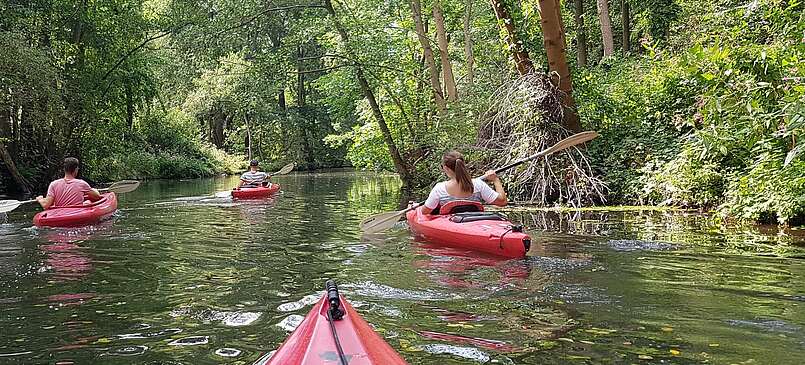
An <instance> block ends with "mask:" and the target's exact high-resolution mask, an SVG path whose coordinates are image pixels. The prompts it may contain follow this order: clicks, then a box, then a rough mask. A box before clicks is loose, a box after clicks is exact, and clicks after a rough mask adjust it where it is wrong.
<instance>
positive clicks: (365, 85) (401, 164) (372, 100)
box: [324, 0, 438, 188]
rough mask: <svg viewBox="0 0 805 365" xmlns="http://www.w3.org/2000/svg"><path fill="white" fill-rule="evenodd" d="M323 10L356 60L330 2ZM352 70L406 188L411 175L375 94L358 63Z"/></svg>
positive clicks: (328, 1)
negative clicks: (325, 10)
mask: <svg viewBox="0 0 805 365" xmlns="http://www.w3.org/2000/svg"><path fill="white" fill-rule="evenodd" d="M414 1H416V0H414ZM324 8H325V9H327V13H328V14H329V15H330V20H331V21H332V22H333V26H334V27H335V29H336V31H337V32H338V35H339V38H340V39H341V43H342V45H343V47H344V49H345V50H346V52H347V53H348V55H349V57H350V58H351V59H353V60H357V57H356V53H355V52H354V51H353V50H352V49H351V48H350V43H349V34H347V31H346V29H345V28H344V26H343V25H342V24H341V21H340V20H339V19H338V15H337V14H336V13H335V9H334V8H333V4H332V2H331V1H330V0H324ZM353 68H354V69H355V78H356V79H358V84H359V85H360V88H361V91H362V92H363V95H364V97H366V100H367V101H368V102H369V106H370V107H371V109H372V114H373V115H374V117H375V120H376V121H377V124H378V125H379V126H380V130H381V132H382V133H383V140H384V141H385V143H386V147H387V148H388V150H389V154H390V155H391V159H392V161H394V167H395V169H396V170H397V173H398V174H400V178H401V179H402V181H403V187H404V188H405V187H408V186H409V185H410V184H411V181H412V179H411V173H410V171H409V169H408V166H407V164H406V163H405V161H404V160H403V158H402V155H401V154H400V151H399V149H397V144H396V143H395V142H394V138H393V137H392V135H391V130H390V129H389V127H388V125H387V124H386V119H385V118H384V117H383V112H382V110H380V105H378V103H377V98H376V97H375V93H374V91H373V90H372V88H371V86H370V85H369V81H368V80H367V79H366V76H365V74H364V71H363V66H362V65H361V64H360V63H359V62H358V63H356V64H355V65H354V66H353ZM437 81H438V80H437Z"/></svg>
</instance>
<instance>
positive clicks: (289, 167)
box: [274, 162, 294, 175]
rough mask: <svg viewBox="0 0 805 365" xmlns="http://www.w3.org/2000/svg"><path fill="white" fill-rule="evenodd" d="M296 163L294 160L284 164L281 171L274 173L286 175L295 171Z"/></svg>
mask: <svg viewBox="0 0 805 365" xmlns="http://www.w3.org/2000/svg"><path fill="white" fill-rule="evenodd" d="M293 168H294V164H293V162H291V163H289V164H287V165H285V166H283V167H282V168H281V169H280V170H279V171H277V172H275V173H274V175H285V174H287V173H289V172H291V171H293Z"/></svg>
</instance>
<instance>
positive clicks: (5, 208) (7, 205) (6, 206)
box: [0, 200, 22, 213]
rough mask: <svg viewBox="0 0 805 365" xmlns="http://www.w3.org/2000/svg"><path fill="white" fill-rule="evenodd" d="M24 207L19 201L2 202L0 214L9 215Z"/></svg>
mask: <svg viewBox="0 0 805 365" xmlns="http://www.w3.org/2000/svg"><path fill="white" fill-rule="evenodd" d="M20 205H22V202H21V201H19V200H0V213H8V212H10V211H12V210H14V209H17V207H19V206H20Z"/></svg>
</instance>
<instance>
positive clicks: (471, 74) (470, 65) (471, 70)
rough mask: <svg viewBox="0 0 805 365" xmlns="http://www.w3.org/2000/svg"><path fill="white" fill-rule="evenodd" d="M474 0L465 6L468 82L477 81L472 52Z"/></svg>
mask: <svg viewBox="0 0 805 365" xmlns="http://www.w3.org/2000/svg"><path fill="white" fill-rule="evenodd" d="M472 1H473V0H467V1H466V6H465V8H464V56H465V57H466V58H467V83H468V84H469V85H470V86H472V84H473V82H475V55H474V54H473V52H472V27H471V25H472Z"/></svg>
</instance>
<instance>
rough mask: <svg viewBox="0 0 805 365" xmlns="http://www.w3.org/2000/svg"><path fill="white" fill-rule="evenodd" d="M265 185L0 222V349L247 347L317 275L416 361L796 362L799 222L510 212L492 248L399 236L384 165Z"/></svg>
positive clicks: (273, 331)
mask: <svg viewBox="0 0 805 365" xmlns="http://www.w3.org/2000/svg"><path fill="white" fill-rule="evenodd" d="M276 180H277V181H278V182H280V183H281V184H283V192H282V194H280V195H279V196H277V197H276V198H275V199H274V200H269V201H261V202H251V203H239V202H232V201H231V200H229V199H220V198H213V197H211V195H212V194H213V193H215V192H216V191H221V190H226V189H227V188H228V187H230V186H232V185H233V184H234V183H235V181H236V179H234V178H228V179H223V178H221V179H209V180H193V181H182V182H148V183H146V184H144V185H143V186H142V187H141V188H140V189H139V190H138V191H136V192H134V193H130V194H126V195H125V196H121V198H120V202H121V205H120V208H121V209H120V212H119V213H118V215H117V216H116V217H115V218H114V219H113V220H111V221H109V222H106V223H104V224H102V225H100V226H96V227H92V228H90V229H86V228H85V229H78V230H55V229H35V228H32V227H31V223H30V221H31V217H32V216H33V214H34V213H35V212H36V210H34V209H33V207H28V208H26V209H20V210H18V211H15V212H14V213H12V214H11V215H9V217H8V223H6V224H0V282H2V287H0V328H1V329H0V363H10V364H14V363H26V364H27V363H50V364H53V363H57V362H61V363H65V364H69V363H71V362H75V363H93V362H94V363H104V364H131V363H152V364H165V363H172V364H179V363H184V364H189V363H194V364H204V363H210V364H212V363H233V364H236V363H238V364H248V363H251V362H252V361H254V360H255V359H257V358H259V357H260V356H261V355H263V354H265V353H266V352H269V351H271V350H273V349H275V348H276V347H277V346H278V345H279V344H280V343H281V342H282V341H283V339H284V338H285V337H286V336H287V335H288V334H289V331H290V330H291V329H292V328H293V326H294V325H295V324H297V323H298V321H299V320H300V319H301V316H304V315H305V314H306V313H307V311H308V310H310V308H311V305H312V303H313V302H314V301H315V300H316V299H317V298H318V296H319V292H320V290H321V289H322V285H323V282H324V280H325V279H326V278H336V279H337V280H338V281H339V283H340V286H341V288H342V292H343V293H344V294H345V295H346V296H347V297H348V298H349V299H350V301H351V302H352V303H353V304H354V305H355V306H356V307H357V308H358V310H359V311H360V312H361V314H362V315H364V317H365V318H366V319H367V320H368V321H369V322H370V323H372V324H373V325H374V326H375V327H376V329H377V330H378V331H379V332H380V333H381V334H382V335H383V336H384V337H385V338H386V340H387V341H388V342H389V343H390V344H391V345H392V346H393V347H394V348H396V349H397V350H398V351H399V352H400V353H401V354H402V355H403V356H404V357H405V358H406V359H407V360H408V361H409V362H411V363H413V364H465V363H470V364H472V363H498V364H560V363H561V364H564V363H576V364H588V363H644V364H648V363H653V364H693V363H697V364H698V363H711V364H731V363H755V364H799V363H802V358H803V355H805V284H804V283H803V280H802V277H803V275H804V274H805V261H803V260H802V259H800V258H798V257H805V250H802V249H800V248H798V246H797V245H799V244H801V243H803V241H805V240H803V239H802V238H801V235H800V232H799V231H789V232H786V233H777V232H776V230H773V229H772V230H768V229H767V230H762V229H757V228H752V229H743V230H739V229H737V228H723V227H720V226H718V225H716V224H714V223H712V221H710V220H708V219H707V218H706V217H701V216H697V215H688V216H685V215H681V214H679V213H677V214H668V213H657V212H629V213H587V214H584V215H577V216H573V215H568V214H554V213H520V212H516V211H514V212H511V213H510V215H511V216H512V217H514V218H515V219H517V220H518V221H521V222H523V223H525V224H526V225H527V226H528V227H530V228H531V230H530V232H531V233H532V236H534V241H535V245H534V246H535V247H534V248H533V249H532V252H531V253H530V254H529V255H530V256H529V258H528V259H526V260H509V261H505V260H499V259H494V258H490V257H483V256H475V255H471V254H468V253H466V252H463V251H455V250H446V249H438V248H432V247H427V246H426V245H424V244H421V243H416V242H413V241H412V239H411V237H410V234H409V233H408V230H407V229H406V228H405V226H404V224H401V225H400V228H399V229H395V230H392V231H390V232H387V233H385V234H382V235H376V236H372V237H361V235H360V233H359V231H358V229H357V223H358V222H359V221H360V219H361V218H362V217H364V216H366V215H368V214H371V213H375V212H380V211H383V210H390V209H394V208H396V207H397V205H398V204H399V201H400V198H399V194H398V192H397V188H398V182H397V181H396V179H395V178H394V177H388V176H370V175H357V174H353V173H321V174H298V175H291V176H284V177H279V178H277V179H276Z"/></svg>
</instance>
